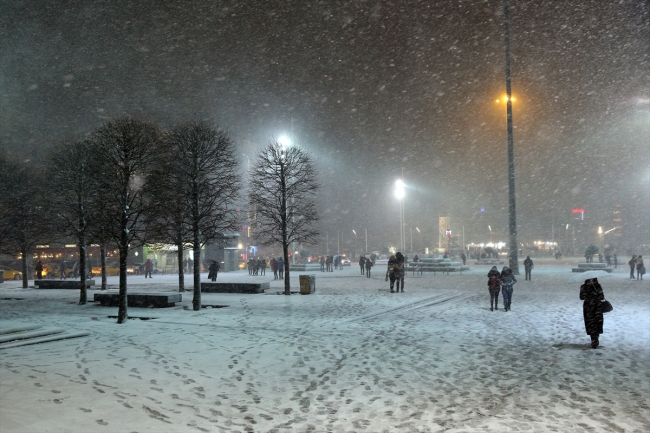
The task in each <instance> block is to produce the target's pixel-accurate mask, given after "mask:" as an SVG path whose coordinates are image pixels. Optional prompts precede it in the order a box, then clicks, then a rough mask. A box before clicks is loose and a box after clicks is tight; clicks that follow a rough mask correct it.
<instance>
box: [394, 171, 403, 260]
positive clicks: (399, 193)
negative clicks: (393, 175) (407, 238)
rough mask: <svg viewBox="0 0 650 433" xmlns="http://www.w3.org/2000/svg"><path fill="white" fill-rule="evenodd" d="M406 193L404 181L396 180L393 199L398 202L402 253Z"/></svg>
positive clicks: (401, 248)
mask: <svg viewBox="0 0 650 433" xmlns="http://www.w3.org/2000/svg"><path fill="white" fill-rule="evenodd" d="M405 195H406V192H405V191H404V181H402V179H397V181H396V182H395V197H397V199H398V200H399V202H400V203H399V204H400V211H399V222H400V227H399V236H400V250H402V251H404V250H405V249H406V248H405V245H404V196H405Z"/></svg>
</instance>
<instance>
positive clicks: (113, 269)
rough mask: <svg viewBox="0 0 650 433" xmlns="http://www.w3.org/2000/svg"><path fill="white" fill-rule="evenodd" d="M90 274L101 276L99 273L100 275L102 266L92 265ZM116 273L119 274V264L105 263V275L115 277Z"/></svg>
mask: <svg viewBox="0 0 650 433" xmlns="http://www.w3.org/2000/svg"><path fill="white" fill-rule="evenodd" d="M92 274H93V276H97V277H101V275H102V267H101V266H94V267H93V269H92ZM118 275H120V268H119V266H109V265H106V276H108V277H116V276H118Z"/></svg>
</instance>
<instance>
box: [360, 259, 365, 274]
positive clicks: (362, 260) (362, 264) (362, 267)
mask: <svg viewBox="0 0 650 433" xmlns="http://www.w3.org/2000/svg"><path fill="white" fill-rule="evenodd" d="M359 268H361V275H363V274H364V271H365V270H366V258H365V257H364V256H360V257H359Z"/></svg>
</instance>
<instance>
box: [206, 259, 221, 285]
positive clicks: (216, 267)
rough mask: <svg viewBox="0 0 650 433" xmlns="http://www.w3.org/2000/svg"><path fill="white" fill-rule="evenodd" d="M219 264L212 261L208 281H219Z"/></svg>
mask: <svg viewBox="0 0 650 433" xmlns="http://www.w3.org/2000/svg"><path fill="white" fill-rule="evenodd" d="M219 268H220V266H219V262H217V261H216V260H212V263H211V264H210V267H209V268H208V279H210V280H211V281H217V274H218V273H219Z"/></svg>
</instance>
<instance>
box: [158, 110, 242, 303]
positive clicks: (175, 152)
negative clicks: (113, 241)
mask: <svg viewBox="0 0 650 433" xmlns="http://www.w3.org/2000/svg"><path fill="white" fill-rule="evenodd" d="M165 141H166V142H167V146H168V148H169V153H168V155H169V156H171V158H172V161H173V163H172V164H171V165H172V166H173V167H172V168H170V170H169V171H168V178H169V181H168V182H167V183H166V184H167V185H169V186H170V187H169V188H168V192H169V193H170V194H172V196H171V197H168V198H167V200H172V201H175V204H174V206H173V207H172V208H171V211H172V212H176V213H175V214H174V215H169V218H168V222H169V228H170V229H171V231H172V232H174V236H173V237H172V239H174V240H175V241H176V242H178V243H179V244H180V243H181V242H187V243H188V244H190V245H191V247H192V249H193V254H194V269H193V274H194V297H193V300H192V306H193V309H194V310H195V311H198V310H200V309H201V247H202V246H203V245H205V244H206V243H208V242H211V241H215V240H221V239H223V238H224V237H225V235H227V234H228V233H229V232H234V231H235V230H236V229H237V226H238V221H237V212H236V203H237V201H238V198H239V190H240V186H241V177H240V175H239V162H238V160H237V158H236V157H235V152H234V144H233V141H232V139H231V138H230V137H228V136H227V135H226V134H225V133H224V132H222V131H219V130H215V129H212V128H210V127H208V126H207V125H205V124H203V123H195V122H187V123H184V124H182V125H180V126H178V127H176V128H174V129H173V130H171V131H169V132H168V133H167V134H166V135H165ZM183 208H185V209H187V211H188V212H187V213H186V214H185V213H183V212H181V209H183ZM186 228H189V232H190V234H191V235H190V236H189V237H186V236H185V235H186V232H185V230H186ZM180 257H182V256H181V255H180V254H179V258H180Z"/></svg>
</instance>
